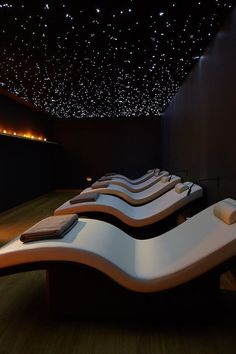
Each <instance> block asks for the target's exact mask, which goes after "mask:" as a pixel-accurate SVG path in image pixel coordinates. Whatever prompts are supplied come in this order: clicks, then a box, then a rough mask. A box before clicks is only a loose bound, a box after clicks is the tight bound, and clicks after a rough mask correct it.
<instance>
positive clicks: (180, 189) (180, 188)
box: [175, 183, 189, 193]
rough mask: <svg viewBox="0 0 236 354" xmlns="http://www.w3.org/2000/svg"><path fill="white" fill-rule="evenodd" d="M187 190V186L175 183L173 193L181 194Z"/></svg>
mask: <svg viewBox="0 0 236 354" xmlns="http://www.w3.org/2000/svg"><path fill="white" fill-rule="evenodd" d="M187 189H189V185H188V184H185V183H177V184H176V185H175V191H176V193H183V192H184V191H186V190H187Z"/></svg>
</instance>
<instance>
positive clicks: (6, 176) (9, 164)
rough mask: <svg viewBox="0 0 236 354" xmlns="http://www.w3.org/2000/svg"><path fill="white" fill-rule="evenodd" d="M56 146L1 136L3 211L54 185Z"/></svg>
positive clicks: (0, 176)
mask: <svg viewBox="0 0 236 354" xmlns="http://www.w3.org/2000/svg"><path fill="white" fill-rule="evenodd" d="M56 148H57V146H56V145H51V144H49V143H40V142H35V141H31V140H27V139H19V138H13V137H7V136H0V161H1V173H0V195H1V198H0V211H4V210H7V209H9V208H11V207H13V206H15V205H18V204H21V203H23V202H25V201H27V200H30V199H32V198H34V197H36V196H38V195H41V194H44V193H46V192H48V191H50V190H52V189H53V188H54V181H55V176H54V169H53V162H54V159H55V153H56Z"/></svg>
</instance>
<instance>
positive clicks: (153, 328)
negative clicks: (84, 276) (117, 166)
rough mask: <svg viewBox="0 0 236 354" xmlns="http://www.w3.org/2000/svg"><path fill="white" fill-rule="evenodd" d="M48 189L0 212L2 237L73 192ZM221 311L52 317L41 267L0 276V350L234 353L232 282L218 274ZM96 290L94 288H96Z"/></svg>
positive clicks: (4, 353) (8, 353)
mask: <svg viewBox="0 0 236 354" xmlns="http://www.w3.org/2000/svg"><path fill="white" fill-rule="evenodd" d="M75 194H77V193H75V192H74V191H73V192H71V191H68V192H57V193H55V192H54V193H49V194H47V195H45V196H42V197H39V198H36V199H34V200H33V201H30V202H27V203H24V204H23V205H22V206H19V207H16V208H14V209H11V210H9V211H7V212H5V213H2V214H0V241H1V242H2V243H5V242H7V241H8V240H10V239H12V238H14V237H15V236H16V235H18V234H19V233H20V232H21V231H23V230H25V229H26V228H27V227H29V226H31V225H33V224H34V223H35V222H37V221H38V220H40V219H42V218H43V217H46V216H48V215H52V212H53V210H54V209H55V208H56V207H57V206H59V205H60V204H61V203H63V202H64V201H65V200H67V199H69V198H71V197H72V196H73V195H75ZM222 286H223V287H224V288H228V289H231V291H226V293H225V295H226V297H225V303H224V304H223V305H224V307H225V312H224V315H223V316H222V315H221V316H219V317H218V316H216V318H214V320H213V319H209V318H207V315H206V314H203V316H202V321H201V322H191V323H189V322H188V323H185V322H184V321H178V319H172V320H171V321H167V322H165V323H162V322H160V321H158V318H156V319H153V321H152V322H150V323H149V322H145V323H143V322H142V321H140V322H136V323H135V322H125V321H123V322H115V321H114V322H111V321H110V322H102V321H93V322H92V321H80V320H79V319H78V320H76V321H62V320H54V319H52V318H51V317H50V314H49V312H48V306H47V296H46V287H45V273H44V272H43V271H34V272H27V273H21V274H14V275H10V276H5V277H2V278H0V354H25V353H29V354H44V353H45V354H46V353H47V354H48V353H50V354H54V353H55V354H69V353H70V354H76V353H82V354H100V353H101V354H106V353H109V354H126V353H127V354H134V353H135V354H185V353H186V354H213V353H214V354H235V352H236V351H235V348H236V318H235V311H234V312H233V309H235V307H236V306H235V305H236V298H235V294H236V292H234V291H233V289H234V290H236V282H235V278H234V277H233V276H232V274H231V273H230V272H229V273H227V274H226V275H225V276H224V277H223V278H222ZM94 296H96V294H94ZM81 306H83V304H81Z"/></svg>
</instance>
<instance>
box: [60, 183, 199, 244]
mask: <svg viewBox="0 0 236 354" xmlns="http://www.w3.org/2000/svg"><path fill="white" fill-rule="evenodd" d="M202 196H203V189H202V187H200V186H198V185H196V184H193V183H191V182H184V183H179V184H177V185H176V186H175V188H173V189H171V190H170V191H168V192H167V193H165V194H163V195H162V196H160V197H159V198H157V199H155V200H153V201H151V202H149V203H147V204H145V205H140V206H132V205H130V204H128V203H127V202H125V201H124V200H121V199H120V198H117V197H115V196H113V195H106V194H95V198H94V195H93V196H92V198H91V200H92V201H90V194H89V193H84V194H82V195H79V196H76V197H75V198H72V199H71V200H68V201H67V202H65V203H64V204H62V205H61V206H60V207H59V208H57V209H56V210H55V211H54V215H66V214H77V215H80V216H86V217H91V218H99V219H102V220H104V221H109V222H111V223H114V224H115V225H118V226H119V227H121V228H123V229H124V230H125V231H126V232H131V234H133V233H132V231H133V228H136V229H138V228H139V229H140V230H141V231H140V232H141V234H140V237H145V235H144V233H143V229H144V228H145V227H150V226H152V225H153V224H156V223H158V225H159V222H160V221H162V220H163V219H167V217H168V216H171V215H172V214H174V213H175V212H177V211H178V210H180V209H181V208H183V207H184V206H186V205H188V204H189V203H191V202H193V201H195V200H197V199H199V198H201V197H202ZM80 198H82V202H80ZM84 198H88V201H87V202H86V201H84ZM167 224H169V222H167ZM171 226H172V224H170V227H171ZM129 228H131V229H130V230H129ZM161 232H162V229H161ZM137 233H138V232H137Z"/></svg>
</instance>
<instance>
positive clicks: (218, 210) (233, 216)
mask: <svg viewBox="0 0 236 354" xmlns="http://www.w3.org/2000/svg"><path fill="white" fill-rule="evenodd" d="M233 202H234V203H235V201H234V200H233V199H232V202H230V201H229V200H222V201H221V202H219V203H217V204H216V205H215V206H214V208H213V213H214V215H215V216H216V217H217V218H219V219H220V220H222V221H223V222H224V223H226V224H228V225H231V224H233V223H235V222H236V204H234V203H233Z"/></svg>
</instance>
